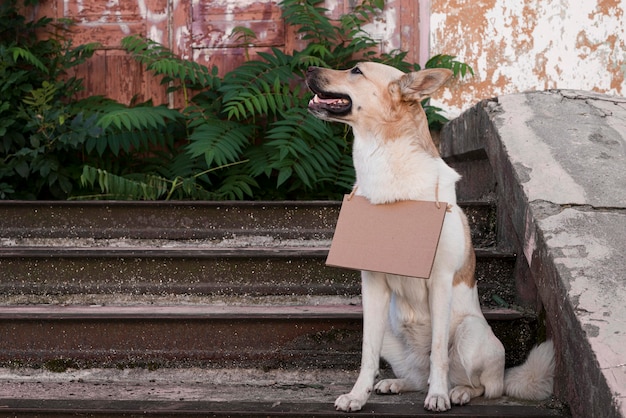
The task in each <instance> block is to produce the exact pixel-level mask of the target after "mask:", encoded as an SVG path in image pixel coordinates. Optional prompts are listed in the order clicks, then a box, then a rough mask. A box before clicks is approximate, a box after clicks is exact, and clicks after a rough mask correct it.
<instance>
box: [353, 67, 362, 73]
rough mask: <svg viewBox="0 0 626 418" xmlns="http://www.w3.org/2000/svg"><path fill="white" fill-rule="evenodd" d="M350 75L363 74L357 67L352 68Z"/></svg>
mask: <svg viewBox="0 0 626 418" xmlns="http://www.w3.org/2000/svg"><path fill="white" fill-rule="evenodd" d="M350 72H351V73H352V74H363V73H362V72H361V69H360V68H359V67H354V68H353V69H352V70H351V71H350Z"/></svg>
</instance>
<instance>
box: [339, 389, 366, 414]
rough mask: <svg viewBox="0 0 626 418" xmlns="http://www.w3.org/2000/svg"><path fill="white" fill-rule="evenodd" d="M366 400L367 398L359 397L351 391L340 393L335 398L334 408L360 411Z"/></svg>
mask: <svg viewBox="0 0 626 418" xmlns="http://www.w3.org/2000/svg"><path fill="white" fill-rule="evenodd" d="M366 401H367V399H362V398H359V397H358V396H355V395H353V394H352V393H346V394H345V395H341V396H340V397H338V398H337V400H336V401H335V409H336V410H337V411H345V412H355V411H360V410H361V408H363V405H365V402H366Z"/></svg>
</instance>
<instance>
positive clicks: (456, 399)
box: [450, 386, 472, 405]
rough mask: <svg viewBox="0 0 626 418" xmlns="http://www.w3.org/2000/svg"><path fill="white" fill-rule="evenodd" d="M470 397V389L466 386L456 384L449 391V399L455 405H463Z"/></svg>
mask: <svg viewBox="0 0 626 418" xmlns="http://www.w3.org/2000/svg"><path fill="white" fill-rule="evenodd" d="M471 399H472V389H471V388H469V387H467V386H456V387H454V388H452V390H451V391H450V401H451V402H452V403H453V404H455V405H465V404H466V403H468V402H469V401H470V400H471Z"/></svg>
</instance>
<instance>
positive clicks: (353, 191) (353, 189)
mask: <svg viewBox="0 0 626 418" xmlns="http://www.w3.org/2000/svg"><path fill="white" fill-rule="evenodd" d="M358 188H359V186H358V185H356V184H355V185H354V187H353V188H352V191H351V192H350V194H349V195H348V200H352V198H353V197H354V195H355V193H356V191H357V189H358ZM435 206H437V209H441V202H440V201H439V178H437V184H435ZM452 206H453V205H452V203H448V204H447V205H446V212H448V213H450V212H452Z"/></svg>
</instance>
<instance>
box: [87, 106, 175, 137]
mask: <svg viewBox="0 0 626 418" xmlns="http://www.w3.org/2000/svg"><path fill="white" fill-rule="evenodd" d="M180 117H181V115H180V113H179V112H178V111H177V110H174V109H169V108H167V107H166V106H156V107H147V106H142V107H123V108H118V109H114V110H111V111H110V112H108V113H106V114H104V115H103V116H102V117H100V119H99V120H98V126H100V127H101V128H102V129H107V128H109V126H110V125H113V126H115V127H116V128H117V129H120V130H122V129H125V130H128V131H130V130H133V129H151V128H153V129H157V128H164V127H165V126H166V121H167V120H176V119H178V118H180Z"/></svg>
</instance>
